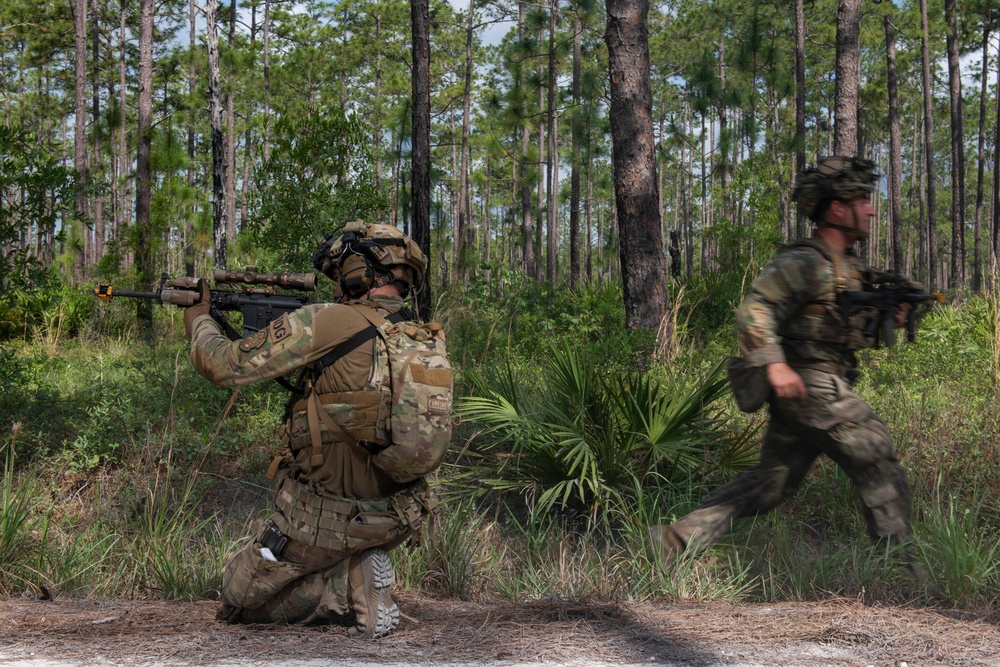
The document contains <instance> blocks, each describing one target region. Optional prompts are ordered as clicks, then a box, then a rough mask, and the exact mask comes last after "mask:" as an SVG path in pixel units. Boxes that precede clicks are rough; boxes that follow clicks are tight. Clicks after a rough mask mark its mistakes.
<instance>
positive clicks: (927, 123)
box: [920, 0, 938, 286]
mask: <svg viewBox="0 0 1000 667" xmlns="http://www.w3.org/2000/svg"><path fill="white" fill-rule="evenodd" d="M920 25H921V49H920V51H921V52H920V56H921V60H922V72H923V87H924V91H923V93H924V178H925V180H926V188H927V189H926V192H927V196H926V200H927V217H926V227H927V237H926V238H927V255H926V257H927V261H926V263H925V264H924V265H925V266H926V267H928V272H929V275H928V278H927V282H928V284H929V286H935V285H936V284H937V265H938V254H937V191H936V188H935V184H934V91H933V89H932V88H931V59H930V44H929V42H930V32H929V30H928V27H927V26H928V22H927V0H920Z"/></svg>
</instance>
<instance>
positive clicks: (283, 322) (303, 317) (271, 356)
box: [191, 304, 368, 387]
mask: <svg viewBox="0 0 1000 667" xmlns="http://www.w3.org/2000/svg"><path fill="white" fill-rule="evenodd" d="M366 326H368V321H367V320H366V319H365V318H364V317H363V316H362V315H360V314H359V313H357V312H355V311H354V310H353V309H351V308H350V307H348V306H343V305H339V304H314V305H310V306H306V307H304V308H300V309H298V310H296V311H294V312H292V313H287V314H285V315H283V316H281V317H279V318H278V319H276V320H274V321H272V322H271V324H270V325H269V326H268V327H267V328H266V329H261V330H260V331H258V332H257V333H254V334H251V335H250V336H248V337H247V338H244V339H243V340H236V341H231V340H229V338H227V337H226V336H225V334H223V332H222V328H221V327H220V326H219V324H218V323H217V322H216V321H215V320H213V319H212V318H211V317H210V316H208V315H203V316H201V317H198V318H197V319H196V320H195V321H194V323H193V326H192V331H191V363H192V364H193V365H194V367H195V369H196V370H197V371H198V372H199V373H200V374H201V375H202V376H203V377H205V378H206V379H207V380H209V381H210V382H212V383H214V384H217V385H220V386H224V387H237V386H242V385H247V384H251V383H254V382H260V381H262V380H271V379H274V378H276V377H279V376H282V375H285V374H287V373H289V372H291V371H294V370H296V369H298V368H300V367H302V366H304V365H305V364H308V363H310V362H312V361H315V360H316V359H319V358H320V357H322V356H323V355H324V354H326V353H327V352H328V351H329V350H331V349H332V348H333V347H335V346H336V345H337V344H339V343H341V342H343V341H345V340H347V339H348V338H349V337H350V336H352V335H353V334H354V333H355V332H357V331H359V330H361V329H362V328H364V327H366Z"/></svg>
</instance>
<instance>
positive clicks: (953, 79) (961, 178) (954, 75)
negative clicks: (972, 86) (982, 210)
mask: <svg viewBox="0 0 1000 667" xmlns="http://www.w3.org/2000/svg"><path fill="white" fill-rule="evenodd" d="M955 4H956V0H945V3H944V12H945V17H946V18H947V20H948V36H947V40H946V41H947V48H948V89H949V92H950V97H951V285H950V287H951V288H952V289H956V288H958V287H960V286H961V285H962V283H963V282H964V281H965V145H964V142H965V137H964V136H963V135H964V132H965V127H964V122H963V120H962V70H961V65H960V64H959V62H958V47H959V35H958V16H957V10H956V7H955Z"/></svg>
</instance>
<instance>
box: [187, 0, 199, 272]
mask: <svg viewBox="0 0 1000 667" xmlns="http://www.w3.org/2000/svg"><path fill="white" fill-rule="evenodd" d="M196 25H197V14H196V13H195V4H194V0H189V1H188V48H189V49H190V52H191V58H190V60H189V61H188V73H187V74H188V96H189V97H190V98H192V99H193V98H194V94H195V87H196V86H197V81H196V79H195V70H194V52H195V48H196V47H197V44H198V35H197V33H196V32H195V27H196ZM193 116H194V115H193V114H191V115H189V116H188V119H187V122H188V128H187V156H188V168H187V184H188V187H189V188H191V189H192V191H193V190H194V187H195V175H194V166H195V160H194V124H195V123H194V117H193ZM197 215H198V204H197V203H193V202H192V204H191V210H190V211H189V212H188V217H187V224H186V226H185V232H184V239H185V242H184V274H185V275H187V276H191V277H194V275H195V271H194V269H195V267H194V219H195V216H197Z"/></svg>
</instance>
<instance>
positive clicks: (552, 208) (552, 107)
mask: <svg viewBox="0 0 1000 667" xmlns="http://www.w3.org/2000/svg"><path fill="white" fill-rule="evenodd" d="M557 21H558V0H550V2H549V57H548V73H547V75H546V83H547V86H546V89H547V92H548V95H547V99H546V104H545V107H546V121H547V123H548V127H547V129H546V134H548V142H549V143H548V150H547V151H546V157H545V180H546V189H547V193H546V194H547V197H546V202H547V203H546V206H545V266H546V277H547V278H548V281H549V284H550V285H552V286H553V287H555V284H556V274H557V269H558V264H557V261H558V250H559V228H558V222H557V218H556V209H557V206H558V202H557V201H556V180H557V179H558V178H559V175H558V174H557V173H556V171H555V169H556V167H555V161H556V158H555V155H556V138H557V137H556V23H557Z"/></svg>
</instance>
